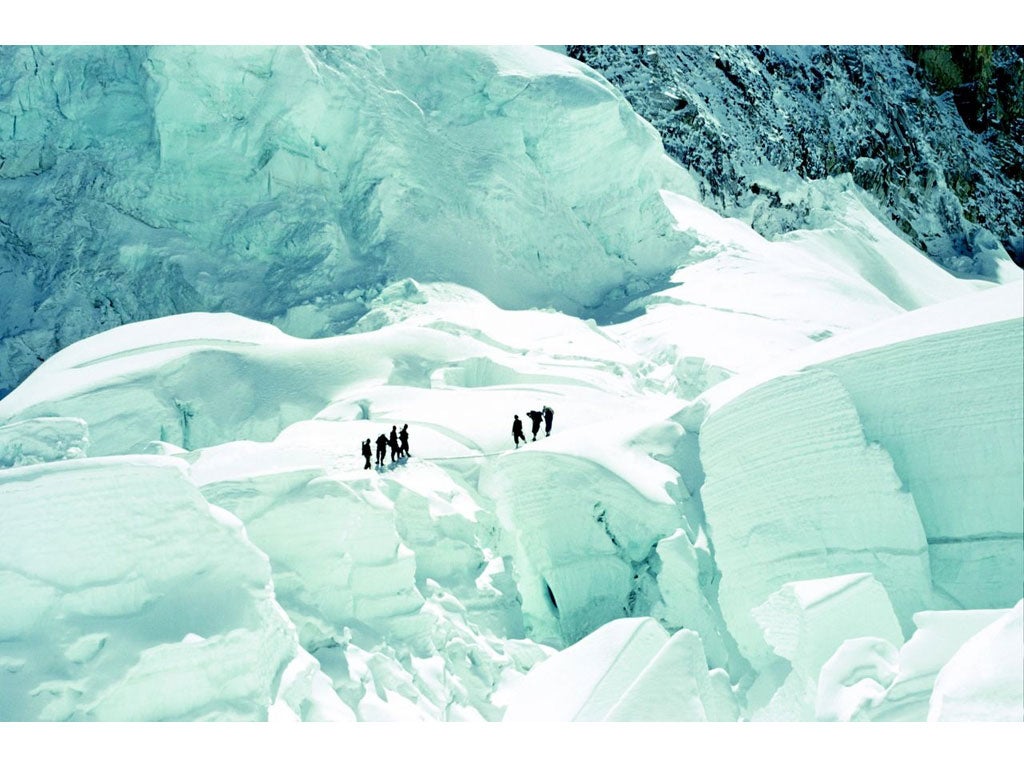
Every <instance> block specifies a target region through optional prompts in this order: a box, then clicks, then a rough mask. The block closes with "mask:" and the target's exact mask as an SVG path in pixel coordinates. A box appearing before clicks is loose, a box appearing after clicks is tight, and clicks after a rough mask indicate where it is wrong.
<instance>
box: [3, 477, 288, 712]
mask: <svg viewBox="0 0 1024 768" xmlns="http://www.w3.org/2000/svg"><path fill="white" fill-rule="evenodd" d="M0 497H2V499H3V504H2V505H0V582H2V588H0V642H2V648H3V654H4V660H3V664H0V690H3V695H2V696H0V719H3V720H36V719H41V720H261V719H266V718H267V716H268V709H269V707H270V706H271V704H272V703H273V702H274V701H275V699H276V698H277V693H278V683H279V680H280V675H281V673H282V671H283V670H284V669H285V667H286V666H288V665H289V664H290V663H291V662H292V661H293V660H294V659H295V658H296V656H297V654H298V653H299V650H300V649H299V646H298V638H297V636H296V633H295V628H294V626H293V625H292V623H291V622H290V621H289V620H288V618H287V616H286V615H285V614H284V612H283V611H282V610H281V608H280V606H279V605H278V604H277V603H276V602H275V600H274V593H273V587H272V584H271V581H270V576H271V573H270V565H269V563H268V562H267V559H266V557H265V556H264V555H263V554H262V553H261V552H260V551H259V550H257V549H256V548H255V547H254V546H252V544H250V543H249V541H248V539H247V538H246V536H245V532H244V530H243V528H242V527H241V525H240V524H239V522H238V520H237V519H236V518H234V517H232V516H231V515H229V514H226V513H224V512H223V511H222V510H217V509H216V508H214V507H211V506H210V505H209V504H208V503H207V502H206V500H205V499H204V498H203V497H202V496H201V495H200V494H199V492H198V490H197V489H196V488H195V486H193V485H192V484H191V483H189V482H188V480H187V479H186V476H185V465H184V462H182V461H180V460H179V459H174V458H165V457H133V458H131V459H124V460H121V459H116V460H115V459H82V460H77V461H65V462H56V463H49V464H40V465H36V466H32V467H23V468H19V469H10V470H6V471H4V472H3V473H2V475H0ZM303 700H304V697H302V696H299V697H297V699H296V701H297V702H299V703H300V704H301V702H302V701H303Z"/></svg>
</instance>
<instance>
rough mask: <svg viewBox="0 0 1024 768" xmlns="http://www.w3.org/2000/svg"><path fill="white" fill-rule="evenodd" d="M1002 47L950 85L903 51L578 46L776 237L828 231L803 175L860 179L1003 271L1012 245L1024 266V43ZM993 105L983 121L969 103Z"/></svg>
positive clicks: (935, 247) (898, 210)
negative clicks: (933, 83)
mask: <svg viewBox="0 0 1024 768" xmlns="http://www.w3.org/2000/svg"><path fill="white" fill-rule="evenodd" d="M954 47H956V46H954ZM933 48H939V47H938V46H935V47H933ZM979 48H984V46H980V47H979ZM988 49H989V50H988V63H987V65H981V64H979V65H977V69H978V70H979V73H980V74H979V76H977V77H976V78H975V79H972V78H970V77H969V76H968V75H967V74H961V75H960V77H962V78H963V79H964V80H966V81H967V82H965V83H963V84H962V85H961V87H960V88H959V89H954V88H953V87H952V85H953V84H952V83H943V85H944V87H936V88H935V89H934V90H936V91H939V93H938V94H936V93H933V92H932V91H931V90H929V87H928V84H929V83H930V80H929V77H928V70H927V69H926V68H925V67H922V66H918V64H917V63H916V62H915V61H914V60H912V58H911V57H910V55H909V53H908V51H907V50H906V49H904V48H903V47H901V46H570V47H569V48H568V52H569V54H570V55H571V56H573V57H575V58H577V59H579V60H580V61H584V62H586V63H587V64H589V65H590V66H591V67H594V68H595V69H596V70H598V71H599V72H601V73H602V74H604V75H605V76H606V77H607V78H608V79H609V80H610V81H611V82H612V83H614V84H615V85H616V86H618V87H619V88H620V89H621V90H622V92H623V93H624V94H625V95H626V97H627V98H628V99H629V100H630V103H631V104H632V105H633V106H634V107H635V108H636V110H637V111H638V112H639V113H640V114H641V115H642V116H643V117H644V118H645V119H647V120H649V121H650V122H651V123H652V124H653V125H654V126H655V127H656V128H657V129H658V132H659V133H660V134H661V136H662V138H663V140H664V142H665V149H666V151H667V152H668V153H669V154H670V155H671V156H672V157H674V158H675V159H676V160H678V161H679V162H680V163H681V164H682V165H683V166H684V167H686V168H687V169H689V170H691V171H693V172H694V173H696V174H697V175H698V176H699V177H700V179H701V181H700V185H701V190H702V199H703V200H704V202H705V203H706V204H707V205H709V206H711V207H713V208H715V209H716V210H718V211H719V212H722V213H726V214H727V215H730V216H736V217H738V218H742V219H744V220H746V221H748V222H750V223H752V225H753V226H754V228H755V229H757V230H758V231H759V232H761V233H762V234H765V235H767V236H774V235H777V234H779V233H781V232H786V231H791V230H794V229H803V228H808V227H809V228H817V226H818V224H817V223H816V221H815V217H816V215H817V210H816V208H817V206H816V204H815V202H814V200H813V199H812V200H807V199H806V198H805V197H804V195H802V194H800V192H799V191H798V190H800V188H801V187H802V184H801V183H800V182H801V181H803V180H811V179H822V178H828V177H835V176H840V175H843V174H849V176H850V178H851V180H852V181H853V183H854V184H856V185H857V186H858V187H860V188H861V189H864V190H866V191H867V192H869V193H870V194H871V196H872V197H873V198H874V199H875V200H876V201H877V204H878V206H879V209H880V218H881V219H882V220H883V221H887V222H888V223H889V224H890V226H892V227H893V229H894V230H895V231H896V232H898V233H900V234H901V235H902V236H903V237H904V239H905V240H906V241H907V242H908V243H910V244H911V245H914V246H915V247H918V248H920V249H921V250H923V251H925V252H926V253H928V255H929V256H931V257H932V258H933V259H935V260H936V261H937V262H938V263H940V264H942V265H943V266H945V267H947V268H948V269H950V270H953V271H955V272H958V273H961V274H967V275H989V276H992V275H994V274H995V273H996V272H997V271H998V270H999V266H998V262H999V261H1000V260H1001V259H1002V258H1003V257H1004V252H1010V253H1012V254H1015V255H1016V257H1017V260H1018V263H1019V264H1021V265H1022V266H1024V262H1022V261H1021V260H1022V259H1024V231H1022V229H1021V222H1022V221H1024V175H1022V172H1021V169H1022V168H1024V48H1021V47H1020V46H995V47H994V50H993V46H988ZM928 53H932V54H937V53H945V52H943V51H936V50H932V51H928V50H925V51H924V53H923V54H922V56H923V57H925V58H924V60H925V61H931V60H936V59H935V57H934V56H933V57H932V58H931V59H929V58H927V57H926V56H925V55H926V54H928ZM965 55H966V54H965ZM947 56H948V54H947ZM947 67H948V68H949V69H950V70H952V71H954V72H957V73H959V70H957V69H956V66H955V64H954V63H953V62H952V61H949V62H948V63H947ZM993 70H994V74H993ZM984 72H987V73H988V74H987V80H984V81H983V76H982V74H983V73H984ZM946 76H947V78H948V77H951V75H949V74H947V75H946ZM975 80H976V81H975ZM989 83H991V86H990V85H989ZM987 87H991V88H992V89H993V90H995V93H993V94H992V96H991V97H988V95H987V94H986V93H985V92H984V91H985V90H986V88H987ZM968 88H973V89H974V90H973V92H972V93H971V95H970V96H969V97H968V96H964V97H963V98H957V97H958V96H960V95H961V92H964V91H965V90H966V89H968ZM997 89H998V90H997ZM954 91H955V93H954ZM979 92H981V93H979ZM985 100H988V101H991V102H993V103H992V105H991V106H989V107H987V108H982V106H974V110H973V112H971V113H969V117H971V118H972V119H971V124H972V126H973V127H974V130H972V129H969V128H968V126H967V125H966V124H965V120H964V117H963V116H962V115H961V113H960V112H959V111H958V108H957V107H958V104H959V103H962V102H963V101H970V102H971V103H972V104H973V103H974V102H979V101H982V102H983V101H985ZM1008 270H1009V271H1011V272H1012V271H1013V268H1012V267H1008Z"/></svg>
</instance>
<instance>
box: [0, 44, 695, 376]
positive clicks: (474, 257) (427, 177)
mask: <svg viewBox="0 0 1024 768" xmlns="http://www.w3.org/2000/svg"><path fill="white" fill-rule="evenodd" d="M0 68H2V69H3V71H4V72H5V82H7V83H8V87H6V88H4V89H3V91H2V93H0V155H2V156H3V162H2V163H0V221H2V222H3V224H2V225H0V233H2V237H0V265H2V267H3V268H5V269H6V268H9V270H8V278H7V279H6V280H5V281H4V284H3V286H0V307H2V308H3V312H2V313H0V316H2V318H3V319H2V321H0V322H2V325H0V350H2V352H3V354H2V355H0V393H3V392H6V391H9V390H10V389H11V388H13V387H14V386H15V385H16V384H17V383H18V382H20V381H21V380H22V379H23V378H24V377H25V376H26V375H27V374H28V373H29V372H30V371H31V370H32V369H34V368H35V367H36V366H37V365H38V364H39V362H40V361H41V360H43V359H47V358H49V357H50V356H51V355H52V354H53V353H54V352H56V351H57V350H59V349H61V348H63V347H65V346H67V345H68V344H70V343H71V342H73V341H76V340H78V339H80V338H83V337H85V336H88V335H92V334H94V333H97V332H99V331H101V330H105V329H108V328H111V327H114V326H117V325H120V324H123V323H125V322H131V321H137V320H145V319H148V318H153V317H159V316H163V315H168V314H174V313H181V312H188V311H197V310H213V311H221V312H225V311H226V312H236V313H240V314H242V315H245V316H247V317H252V318H255V319H258V320H263V321H268V322H273V323H275V324H276V325H278V326H279V327H281V328H284V329H285V330H287V331H288V332H289V333H291V334H293V335H298V336H303V337H314V336H325V335H331V334H334V333H338V332H340V331H342V330H344V329H345V328H347V327H348V326H349V325H350V324H351V323H352V322H353V321H354V320H355V319H356V318H358V317H359V316H360V315H362V314H363V313H364V312H365V311H366V309H367V304H368V302H369V301H370V300H371V299H372V298H373V297H374V296H376V295H377V293H379V292H380V290H381V289H382V288H383V287H384V286H385V285H386V284H388V283H390V282H391V281H393V280H397V279H400V278H405V277H412V278H414V279H417V280H421V281H438V280H441V281H444V280H448V281H454V282H457V283H461V284H463V285H467V286H470V287H472V288H475V289H477V290H479V291H483V292H484V293H485V294H486V295H487V296H489V297H490V298H491V299H492V300H493V301H495V302H496V303H498V304H499V305H500V306H503V307H506V308H512V309H525V308H530V307H554V308H557V309H559V310H563V311H568V312H571V313H574V314H578V315H584V316H594V315H597V314H600V313H601V312H603V311H604V308H603V304H604V300H605V298H606V296H607V295H608V294H610V293H614V294H616V296H615V299H616V301H617V302H619V303H620V304H621V302H622V301H623V299H624V295H631V296H637V295H639V294H640V293H641V292H642V291H643V290H644V289H645V288H646V287H647V286H649V285H651V284H652V282H653V281H656V280H661V279H663V277H664V275H665V274H667V273H668V272H670V271H671V270H672V269H673V268H674V267H675V266H676V264H677V261H678V255H679V252H680V250H681V249H683V250H684V249H685V248H686V246H687V244H688V242H689V240H688V238H687V237H686V236H685V235H683V234H682V233H680V232H677V231H675V230H674V229H673V227H672V217H671V216H670V215H669V213H668V211H667V210H666V208H665V206H664V205H663V204H662V203H661V200H660V199H659V190H660V189H663V188H667V189H671V190H674V191H675V192H677V193H686V192H687V191H688V190H691V189H692V188H693V185H692V183H691V182H690V177H689V175H688V174H687V173H686V172H684V171H683V170H682V169H681V168H679V167H678V166H677V165H675V164H674V163H672V162H671V161H669V160H668V158H667V157H666V156H665V155H664V153H663V152H662V149H661V142H660V140H659V138H658V136H657V134H656V133H655V132H654V130H653V129H652V128H651V127H650V125H648V124H647V123H646V122H644V121H643V120H642V119H641V118H640V117H638V116H637V115H636V113H634V112H633V111H632V109H630V108H629V106H628V104H627V103H626V101H625V99H624V98H623V97H622V96H621V94H619V93H618V92H617V91H616V90H615V89H613V88H612V87H611V86H610V85H609V84H608V83H607V82H606V81H605V80H604V79H603V78H601V77H600V76H599V75H596V74H595V73H593V72H592V71H591V70H589V69H588V68H587V67H585V66H583V65H581V64H579V63H578V62H574V61H572V60H570V59H568V58H566V57H565V56H560V55H558V54H555V53H553V52H551V51H547V50H543V49H539V48H530V47H526V48H513V47H508V48H451V47H435V48H422V47H402V46H391V47H388V46H386V47H381V48H362V47H358V46H348V47H335V48H311V47H299V46H295V47H260V46H238V47H227V48H221V47H215V46H200V47H175V46H158V47H154V48H146V47H133V48H115V47H99V48H89V47H78V48H57V49H50V48H18V47H10V48H4V49H3V50H2V51H0Z"/></svg>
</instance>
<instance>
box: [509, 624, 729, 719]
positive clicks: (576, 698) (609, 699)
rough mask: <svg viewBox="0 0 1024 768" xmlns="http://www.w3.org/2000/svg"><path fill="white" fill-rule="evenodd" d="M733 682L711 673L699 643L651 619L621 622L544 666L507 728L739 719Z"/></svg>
mask: <svg viewBox="0 0 1024 768" xmlns="http://www.w3.org/2000/svg"><path fill="white" fill-rule="evenodd" d="M737 712H738V710H737V707H736V702H735V700H734V697H733V693H732V689H731V688H730V687H729V683H728V676H726V675H725V674H724V673H723V671H722V670H719V669H716V670H711V671H709V670H708V666H707V662H706V660H705V659H704V651H703V648H702V646H701V643H700V638H699V636H698V635H697V634H696V633H695V632H691V631H689V630H680V631H679V632H677V633H675V634H674V635H671V636H670V635H669V634H668V633H667V632H666V631H665V630H664V629H662V628H661V627H660V626H659V625H658V624H657V622H655V621H654V620H653V619H650V618H638V619H618V620H616V621H612V622H609V623H608V624H605V625H604V626H602V627H601V628H600V629H598V630H597V631H595V632H593V633H591V634H590V635H588V636H587V637H585V638H584V639H582V640H580V641H579V642H578V643H576V644H574V645H572V646H571V647H569V648H566V649H565V650H564V651H561V652H559V653H558V654H556V655H554V656H552V657H551V658H549V659H547V660H546V661H544V662H542V663H540V664H538V665H537V666H536V667H534V668H533V670H531V671H530V673H529V674H528V675H527V676H526V678H525V679H524V680H523V681H522V682H521V683H520V684H519V685H518V687H517V688H516V689H515V691H514V693H513V694H512V701H511V703H510V704H509V707H508V709H507V710H506V713H505V718H504V720H505V721H506V722H512V721H519V720H528V721H605V720H608V721H648V722H650V721H707V720H717V721H725V720H733V721H735V720H736V719H737Z"/></svg>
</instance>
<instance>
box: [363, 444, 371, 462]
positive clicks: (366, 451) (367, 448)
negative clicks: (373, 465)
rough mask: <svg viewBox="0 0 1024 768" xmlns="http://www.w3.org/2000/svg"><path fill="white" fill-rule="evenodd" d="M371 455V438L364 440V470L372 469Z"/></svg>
mask: <svg viewBox="0 0 1024 768" xmlns="http://www.w3.org/2000/svg"><path fill="white" fill-rule="evenodd" d="M370 454H371V451H370V438H366V439H365V440H363V456H364V457H365V458H366V466H364V467H363V469H369V468H370Z"/></svg>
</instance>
